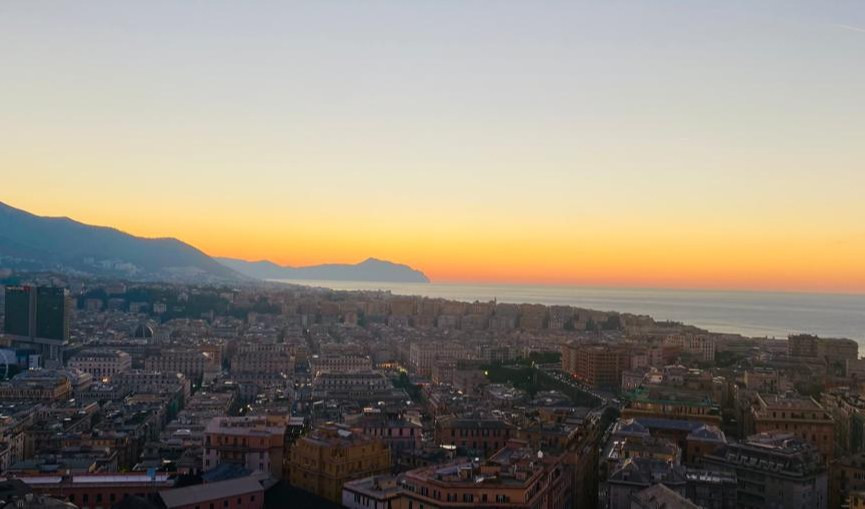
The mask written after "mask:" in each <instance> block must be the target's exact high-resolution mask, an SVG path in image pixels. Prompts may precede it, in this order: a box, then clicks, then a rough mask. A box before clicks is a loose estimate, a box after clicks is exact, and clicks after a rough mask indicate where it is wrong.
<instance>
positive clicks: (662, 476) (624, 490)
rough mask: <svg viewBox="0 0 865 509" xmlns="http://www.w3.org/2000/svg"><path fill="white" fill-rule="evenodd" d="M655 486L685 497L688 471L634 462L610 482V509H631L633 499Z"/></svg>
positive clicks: (645, 460)
mask: <svg viewBox="0 0 865 509" xmlns="http://www.w3.org/2000/svg"><path fill="white" fill-rule="evenodd" d="M655 484H664V485H666V486H667V488H669V489H671V490H672V491H674V492H676V493H677V494H679V495H680V496H684V495H685V492H686V486H687V478H686V477H685V469H684V467H682V466H680V465H676V464H674V463H669V462H667V461H662V460H655V459H650V458H631V459H628V460H625V462H624V463H622V464H621V466H620V467H619V468H618V469H616V471H614V472H613V473H612V474H610V477H609V479H607V490H608V495H607V500H608V508H609V509H630V507H631V501H632V499H633V496H634V495H636V494H638V493H639V492H641V491H643V490H645V489H647V488H650V487H651V486H653V485H655Z"/></svg>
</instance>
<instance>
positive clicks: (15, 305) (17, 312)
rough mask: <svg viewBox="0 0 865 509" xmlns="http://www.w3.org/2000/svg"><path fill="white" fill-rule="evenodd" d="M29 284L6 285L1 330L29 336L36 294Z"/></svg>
mask: <svg viewBox="0 0 865 509" xmlns="http://www.w3.org/2000/svg"><path fill="white" fill-rule="evenodd" d="M33 290H34V289H33V288H31V287H29V286H7V287H6V305H5V307H4V309H5V321H4V326H3V332H5V333H6V334H10V335H14V336H24V337H30V331H31V330H32V328H33V322H34V321H35V317H36V298H35V297H36V294H35V292H34V291H33Z"/></svg>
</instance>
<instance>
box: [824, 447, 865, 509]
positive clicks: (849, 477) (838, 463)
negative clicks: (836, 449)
mask: <svg viewBox="0 0 865 509" xmlns="http://www.w3.org/2000/svg"><path fill="white" fill-rule="evenodd" d="M829 488H830V489H829V507H841V504H842V502H844V501H846V500H847V498H848V497H849V496H850V495H852V494H853V493H854V492H861V491H865V453H859V454H854V455H851V456H844V457H841V458H838V459H836V460H834V461H833V462H832V463H831V464H830V465H829Z"/></svg>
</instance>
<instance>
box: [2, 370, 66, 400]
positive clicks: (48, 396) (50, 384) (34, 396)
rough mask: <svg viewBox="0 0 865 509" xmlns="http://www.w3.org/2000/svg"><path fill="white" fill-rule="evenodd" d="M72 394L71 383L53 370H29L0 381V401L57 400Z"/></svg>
mask: <svg viewBox="0 0 865 509" xmlns="http://www.w3.org/2000/svg"><path fill="white" fill-rule="evenodd" d="M71 395H72V384H71V383H70V381H69V378H68V377H67V376H65V375H64V374H63V373H61V372H58V371H55V370H41V369H40V370H29V371H24V372H22V373H19V374H17V375H15V376H14V377H12V379H11V380H9V381H8V382H2V383H0V401H20V400H39V401H59V400H64V399H68V398H69V397H70V396H71Z"/></svg>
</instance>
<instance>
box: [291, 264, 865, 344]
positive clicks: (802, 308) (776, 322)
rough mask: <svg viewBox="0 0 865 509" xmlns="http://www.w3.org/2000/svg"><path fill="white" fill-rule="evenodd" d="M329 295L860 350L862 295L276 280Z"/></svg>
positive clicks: (864, 312) (864, 323)
mask: <svg viewBox="0 0 865 509" xmlns="http://www.w3.org/2000/svg"><path fill="white" fill-rule="evenodd" d="M280 281H281V282H284V283H291V284H299V285H306V286H313V287H322V288H330V289H334V290H383V291H390V292H391V293H393V294H396V295H420V296H424V297H440V298H444V299H452V300H460V301H467V302H473V301H490V300H493V299H495V300H497V301H498V302H506V303H515V304H520V303H533V304H546V305H569V306H576V307H581V308H588V309H594V310H599V311H619V312H624V313H633V314H640V315H649V316H651V317H652V318H654V319H656V320H672V321H676V322H681V323H685V324H688V325H695V326H697V327H700V328H703V329H706V330H709V331H712V332H722V333H731V334H742V335H743V336H748V337H761V338H763V337H768V338H786V337H787V336H788V335H789V334H796V333H809V334H817V335H819V336H824V337H844V338H850V339H853V340H856V341H857V342H858V343H859V345H860V346H859V349H860V351H865V349H863V346H865V295H848V294H814V293H788V292H744V291H715V290H661V289H645V288H640V289H624V288H603V287H600V288H598V287H583V286H529V285H503V284H465V283H426V284H424V283H373V282H359V281H308V280H280Z"/></svg>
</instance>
